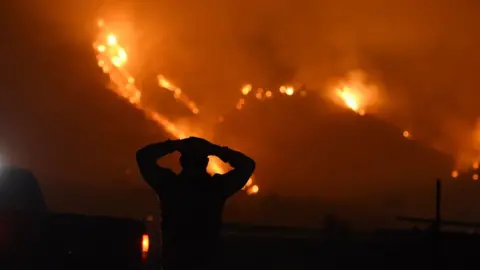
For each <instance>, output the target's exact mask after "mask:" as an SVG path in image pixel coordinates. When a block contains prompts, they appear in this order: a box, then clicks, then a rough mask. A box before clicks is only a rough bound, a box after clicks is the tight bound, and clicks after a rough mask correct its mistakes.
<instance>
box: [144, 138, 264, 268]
mask: <svg viewBox="0 0 480 270" xmlns="http://www.w3.org/2000/svg"><path fill="white" fill-rule="evenodd" d="M174 151H179V152H180V153H181V158H180V164H181V166H182V168H183V170H182V172H181V173H180V174H178V175H177V174H175V173H174V172H172V171H171V170H170V169H166V168H162V167H160V166H158V164H157V161H158V159H159V158H161V157H163V156H165V155H167V154H169V153H172V152H174ZM210 155H215V156H218V157H219V158H220V159H221V160H223V161H224V162H228V163H229V164H230V165H231V166H232V167H233V170H231V171H229V172H227V173H225V174H223V175H220V174H215V175H213V176H211V175H209V174H208V173H207V165H208V156H210ZM137 162H138V166H139V169H140V172H141V174H142V176H143V178H144V179H145V181H146V182H147V183H148V184H149V185H150V186H151V187H152V188H153V189H154V190H155V192H156V193H157V195H158V198H159V200H160V202H161V210H162V242H163V248H162V264H163V266H164V269H193V268H195V269H203V268H204V267H207V266H208V265H210V264H211V258H212V257H213V255H214V254H215V251H216V249H217V248H218V241H219V238H220V231H221V227H222V212H223V207H224V204H225V201H226V200H227V199H228V197H230V196H231V195H233V194H234V193H236V192H237V191H239V190H240V189H241V188H242V187H243V186H244V185H245V184H246V183H247V181H248V179H249V178H250V176H251V175H252V173H253V171H254V169H255V162H254V161H253V160H252V159H251V158H249V157H247V156H245V155H244V154H242V153H240V152H237V151H234V150H232V149H229V148H227V147H221V146H218V145H215V144H212V143H210V142H208V141H206V140H204V139H200V138H194V137H191V138H188V139H184V140H168V141H165V142H161V143H156V144H151V145H148V146H146V147H144V148H142V149H140V150H138V152H137Z"/></svg>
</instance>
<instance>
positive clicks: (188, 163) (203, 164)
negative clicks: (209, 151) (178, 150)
mask: <svg viewBox="0 0 480 270" xmlns="http://www.w3.org/2000/svg"><path fill="white" fill-rule="evenodd" d="M208 161H209V159H208V156H207V155H202V154H196V153H182V155H181V156H180V165H181V166H182V169H183V171H190V172H205V171H206V170H207V166H208Z"/></svg>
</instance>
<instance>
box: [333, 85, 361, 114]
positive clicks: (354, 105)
mask: <svg viewBox="0 0 480 270" xmlns="http://www.w3.org/2000/svg"><path fill="white" fill-rule="evenodd" d="M336 94H337V96H338V97H340V98H341V99H342V101H343V102H344V103H345V106H347V107H348V108H350V109H351V110H352V111H354V112H356V113H358V114H360V115H364V114H365V107H364V105H365V104H364V103H363V102H362V100H361V98H360V95H359V94H358V93H356V92H355V91H354V90H353V89H352V88H350V87H349V86H344V87H342V88H339V89H337V90H336Z"/></svg>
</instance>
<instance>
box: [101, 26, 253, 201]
mask: <svg viewBox="0 0 480 270" xmlns="http://www.w3.org/2000/svg"><path fill="white" fill-rule="evenodd" d="M98 28H99V34H98V37H97V40H96V41H95V42H94V44H93V46H94V48H95V50H96V56H97V62H98V66H99V67H100V68H101V69H102V70H103V72H104V73H105V74H108V76H109V77H110V81H111V82H112V83H113V84H114V86H115V87H114V88H113V89H111V90H112V91H114V92H115V93H116V94H117V95H119V96H121V97H123V98H125V99H126V100H128V101H129V102H130V104H131V105H133V106H134V107H135V108H137V109H139V110H141V111H143V112H144V113H145V115H146V116H147V117H148V118H149V119H151V120H152V121H154V122H155V123H156V124H157V125H158V126H159V127H161V128H163V129H164V130H165V131H166V132H168V133H169V134H170V135H171V136H172V137H174V138H177V139H184V138H187V137H189V136H195V134H187V133H186V132H185V131H184V130H182V129H180V128H179V127H178V126H177V125H175V124H174V123H173V122H171V121H170V120H169V119H168V117H166V116H164V115H162V114H160V113H158V112H157V111H156V110H155V109H154V108H150V107H148V106H147V105H145V104H144V103H143V102H142V92H141V90H140V89H139V88H137V86H136V85H135V78H134V77H133V76H131V75H130V73H129V72H128V71H127V69H126V64H127V62H128V54H127V52H126V50H125V49H124V48H123V47H122V46H121V45H120V44H119V41H118V38H117V36H116V35H115V34H114V33H113V32H111V31H109V30H108V28H107V27H106V25H105V22H104V21H103V20H99V21H98ZM159 84H160V85H161V86H162V87H164V88H167V89H169V90H171V91H173V92H174V93H175V92H178V91H180V93H181V90H176V89H178V88H176V87H174V86H173V85H171V84H170V83H168V81H167V80H166V79H164V78H163V77H159ZM165 86H168V87H165ZM172 89H173V90H172ZM180 96H181V94H180ZM181 100H182V101H184V100H188V101H189V102H187V104H189V105H191V104H194V103H190V100H189V99H188V98H186V96H183V98H182V99H181ZM189 108H190V107H189ZM194 108H196V105H195V106H194ZM194 111H195V110H194ZM196 111H197V113H198V109H196ZM208 170H209V171H210V172H213V173H224V172H225V169H224V168H223V167H222V164H221V163H220V162H219V161H218V160H215V159H212V160H211V162H210V163H209V164H208ZM243 189H244V190H246V191H247V193H248V194H256V193H258V191H259V187H258V186H257V185H254V184H253V178H250V179H249V180H248V182H247V184H246V185H245V187H244V188H243Z"/></svg>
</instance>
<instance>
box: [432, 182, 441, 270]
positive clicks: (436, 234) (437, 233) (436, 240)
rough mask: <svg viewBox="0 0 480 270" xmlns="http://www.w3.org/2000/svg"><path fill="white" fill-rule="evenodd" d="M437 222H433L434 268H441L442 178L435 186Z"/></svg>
mask: <svg viewBox="0 0 480 270" xmlns="http://www.w3.org/2000/svg"><path fill="white" fill-rule="evenodd" d="M435 191H436V192H435V222H434V224H433V232H432V266H433V269H440V267H441V262H440V258H441V254H440V253H441V242H440V237H441V227H442V212H441V210H442V209H441V206H442V182H441V180H440V179H437V181H436V188H435Z"/></svg>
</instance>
